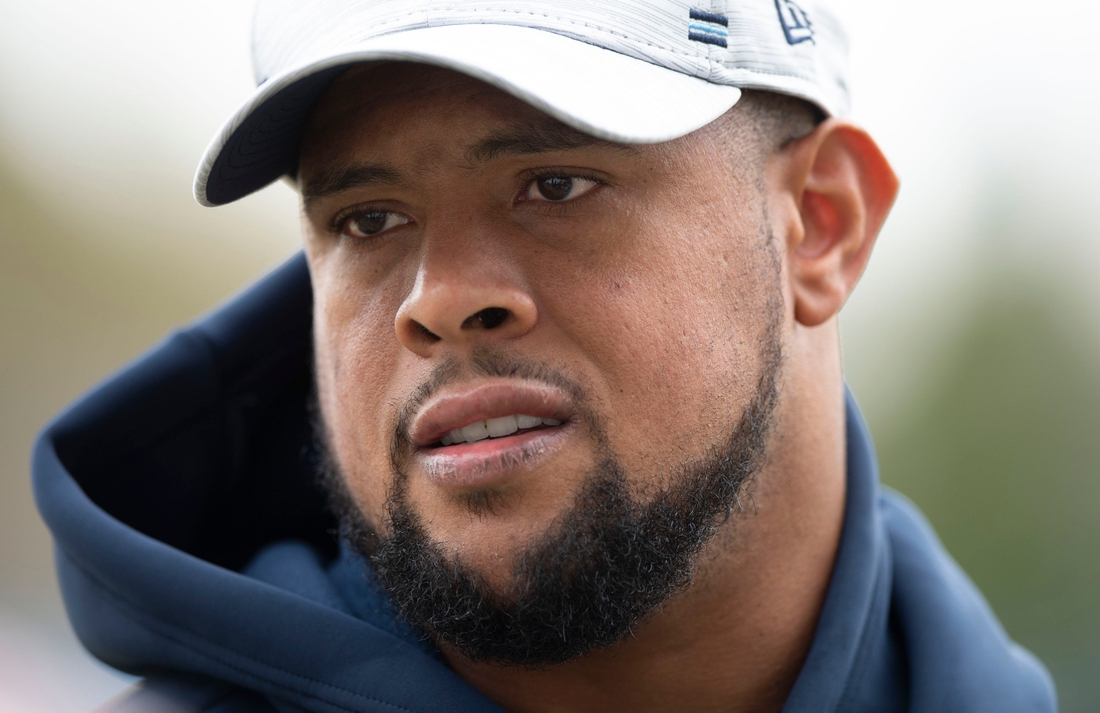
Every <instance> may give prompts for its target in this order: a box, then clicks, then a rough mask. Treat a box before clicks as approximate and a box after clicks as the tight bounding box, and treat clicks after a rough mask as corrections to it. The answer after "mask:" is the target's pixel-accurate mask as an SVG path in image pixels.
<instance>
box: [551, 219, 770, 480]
mask: <svg viewBox="0 0 1100 713" xmlns="http://www.w3.org/2000/svg"><path fill="white" fill-rule="evenodd" d="M707 217H708V218H709V219H710V220H711V221H713V223H709V225H717V226H720V227H719V228H708V222H704V221H702V220H690V219H687V218H683V219H681V220H678V221H657V220H647V223H646V224H637V225H632V226H629V231H628V232H629V239H628V240H624V241H622V242H621V244H622V245H623V246H624V248H625V249H623V250H620V251H615V253H614V254H612V255H609V258H610V259H606V260H601V265H602V267H601V268H600V269H593V270H590V271H585V273H584V277H583V278H581V279H580V280H578V281H577V283H576V284H558V285H555V286H554V288H553V292H554V293H556V294H559V295H582V296H583V297H582V298H579V299H575V300H572V301H571V302H570V303H569V304H568V305H565V304H561V305H559V306H558V307H557V309H556V310H555V312H556V313H557V314H556V315H555V319H556V320H560V321H565V322H567V323H568V326H567V327H566V329H568V330H569V331H571V332H572V333H573V335H574V336H573V338H574V340H575V341H576V342H577V344H578V345H580V346H581V348H582V349H583V350H584V351H585V352H586V357H587V359H589V360H590V361H591V362H592V363H593V364H594V366H595V368H596V370H597V372H598V373H599V375H600V379H601V382H602V383H601V388H600V389H599V391H602V392H603V400H604V401H605V402H604V403H600V404H597V407H598V408H599V410H600V412H601V414H602V415H603V416H604V420H605V423H604V426H605V428H606V430H607V432H608V437H609V438H610V440H611V445H612V447H613V448H614V449H615V450H616V452H617V454H618V456H619V457H620V459H621V460H622V461H623V464H624V466H626V467H627V469H628V472H639V471H640V472H642V473H662V472H668V470H669V469H670V468H672V467H675V466H676V465H678V464H680V463H682V462H683V461H684V460H685V459H688V458H693V457H698V456H699V455H701V454H702V453H703V451H704V450H705V449H707V448H708V447H710V446H711V445H713V444H715V443H717V442H720V441H721V440H723V439H724V438H725V437H726V436H727V435H728V433H729V431H730V429H731V428H732V427H733V425H734V423H735V422H736V420H737V419H738V418H739V416H740V413H741V409H742V408H743V406H744V404H746V403H747V402H748V400H749V399H750V398H751V397H752V395H753V393H754V390H755V386H756V379H757V377H758V374H759V368H760V364H759V351H760V347H759V345H760V337H761V334H762V332H763V330H764V328H765V325H766V316H767V302H766V300H767V295H768V292H767V290H768V287H769V285H768V284H767V282H766V281H767V280H768V279H774V278H769V275H770V270H771V268H770V265H769V264H768V263H767V262H762V261H764V260H768V256H767V253H766V251H765V250H761V249H760V243H761V242H762V238H761V237H760V236H759V228H758V227H757V226H756V224H755V223H753V222H752V221H746V220H744V219H743V218H739V217H737V216H734V215H731V216H728V217H727V218H726V219H724V220H723V219H721V218H719V219H717V220H715V217H716V216H715V214H714V213H713V212H711V213H710V214H709V215H708V216H707ZM642 236H645V237H642ZM558 274H559V275H568V276H569V277H563V278H561V282H562V283H565V282H566V281H570V280H574V279H577V278H576V275H577V273H576V272H575V271H574V272H570V271H569V270H561V271H558Z"/></svg>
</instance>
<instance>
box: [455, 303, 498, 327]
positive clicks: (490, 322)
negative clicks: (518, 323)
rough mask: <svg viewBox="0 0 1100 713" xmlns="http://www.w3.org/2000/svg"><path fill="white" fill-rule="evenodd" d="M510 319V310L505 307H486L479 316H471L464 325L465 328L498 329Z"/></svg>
mask: <svg viewBox="0 0 1100 713" xmlns="http://www.w3.org/2000/svg"><path fill="white" fill-rule="evenodd" d="M506 319H508V310H506V309H504V308H503V307H486V308H485V309H483V310H481V311H480V312H478V313H477V314H474V315H471V316H470V317H468V318H467V319H466V321H465V322H463V323H462V326H463V327H471V328H472V327H479V326H480V327H481V328H483V329H496V328H497V327H499V326H500V325H502V324H504V320H506Z"/></svg>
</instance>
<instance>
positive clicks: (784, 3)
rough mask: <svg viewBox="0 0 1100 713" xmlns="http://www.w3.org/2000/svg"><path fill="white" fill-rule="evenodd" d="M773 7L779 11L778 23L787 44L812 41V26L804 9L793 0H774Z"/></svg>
mask: <svg viewBox="0 0 1100 713" xmlns="http://www.w3.org/2000/svg"><path fill="white" fill-rule="evenodd" d="M775 9H776V10H778V11H779V24H781V25H782V26H783V34H784V35H786V36H787V44H791V45H797V44H798V43H799V42H813V41H814V27H813V24H812V23H811V22H810V18H809V16H808V15H807V14H806V11H805V10H803V9H802V8H800V7H799V6H798V5H797V4H795V2H794V0H775Z"/></svg>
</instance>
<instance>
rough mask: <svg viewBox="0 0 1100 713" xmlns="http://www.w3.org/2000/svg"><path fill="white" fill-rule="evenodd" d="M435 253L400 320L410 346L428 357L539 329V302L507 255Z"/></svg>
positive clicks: (400, 331) (422, 270) (424, 263)
mask: <svg viewBox="0 0 1100 713" xmlns="http://www.w3.org/2000/svg"><path fill="white" fill-rule="evenodd" d="M431 257H432V260H431V261H429V260H427V259H425V260H424V261H422V263H421V266H420V270H419V271H418V273H417V277H416V283H415V285H414V286H413V289H412V291H411V292H410V293H409V296H408V297H407V298H406V299H405V301H404V302H403V303H402V305H401V307H400V308H399V309H398V312H397V317H396V319H395V325H394V326H395V328H396V330H397V338H398V340H400V342H401V343H402V344H403V345H404V346H405V348H406V349H408V350H409V351H411V352H413V353H414V354H417V355H418V356H421V357H426V358H427V357H431V356H434V355H436V354H437V352H438V351H439V350H441V349H445V348H448V347H450V348H458V349H462V348H469V347H470V346H472V345H473V344H475V343H477V342H491V341H498V342H506V341H510V340H514V339H518V338H519V337H522V336H523V335H525V334H527V333H528V332H530V331H531V329H532V328H534V326H535V323H536V322H537V321H538V309H537V308H536V306H535V301H534V299H533V298H532V297H531V295H530V294H529V292H528V290H527V289H525V287H524V286H523V285H522V284H521V283H520V281H519V280H517V279H515V278H514V277H513V276H511V275H509V274H507V273H508V268H507V266H506V265H505V264H504V263H503V261H502V260H500V259H491V258H490V256H486V255H482V256H473V255H466V256H465V259H461V258H456V257H455V256H453V255H452V256H451V257H447V256H443V255H435V256H431ZM479 257H480V259H478V258H479ZM471 258H473V259H471Z"/></svg>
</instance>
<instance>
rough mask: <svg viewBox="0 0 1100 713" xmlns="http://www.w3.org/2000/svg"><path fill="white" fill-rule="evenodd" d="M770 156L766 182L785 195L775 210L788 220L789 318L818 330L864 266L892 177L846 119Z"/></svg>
mask: <svg viewBox="0 0 1100 713" xmlns="http://www.w3.org/2000/svg"><path fill="white" fill-rule="evenodd" d="M775 158H776V160H775V161H773V162H772V165H771V166H770V168H771V169H772V176H770V177H769V182H770V183H772V185H773V187H775V188H778V189H779V190H778V193H779V194H780V195H781V196H782V197H783V200H782V204H781V205H780V206H773V210H774V209H775V208H779V209H780V210H781V211H783V212H784V213H785V214H786V218H787V219H786V220H784V221H783V222H784V223H786V225H785V228H786V229H785V231H784V232H785V235H786V238H787V240H786V242H787V257H788V265H789V273H790V281H791V289H792V293H793V298H794V317H795V319H796V320H798V322H799V323H800V324H802V325H804V326H807V327H816V326H817V325H819V324H822V323H823V322H825V321H827V320H828V319H830V318H831V317H832V316H833V315H835V314H836V313H837V312H839V311H840V308H841V307H842V306H843V305H844V301H845V300H846V299H847V298H848V295H850V294H851V292H852V289H853V288H854V287H855V285H856V282H857V281H858V280H859V277H860V275H861V274H862V273H863V269H864V268H865V267H866V266H867V260H868V259H869V258H870V256H871V248H872V247H873V246H874V243H875V238H876V237H877V236H878V233H879V230H880V229H881V228H882V224H883V223H884V222H885V221H886V216H887V215H888V214H889V212H890V207H891V206H892V205H893V203H894V198H895V197H896V196H897V192H898V179H897V176H896V175H894V171H893V169H891V168H890V164H889V163H888V162H887V161H886V158H885V157H884V156H883V155H882V151H880V150H879V148H878V146H877V145H876V144H875V142H874V140H873V139H871V137H870V136H869V135H868V134H867V132H866V131H864V130H863V129H860V128H859V127H857V126H855V125H854V124H852V123H850V122H848V121H846V120H844V119H828V120H826V121H824V122H822V123H821V124H820V125H818V126H817V128H816V129H814V131H813V132H811V133H810V134H808V135H806V136H805V137H803V138H801V139H798V140H796V141H793V142H791V143H790V144H788V145H787V146H785V147H783V148H781V149H780V150H779V152H778V154H777V156H776V157H775ZM776 182H777V183H778V184H779V185H778V186H776V185H775V183H776ZM773 195H774V194H773Z"/></svg>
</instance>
